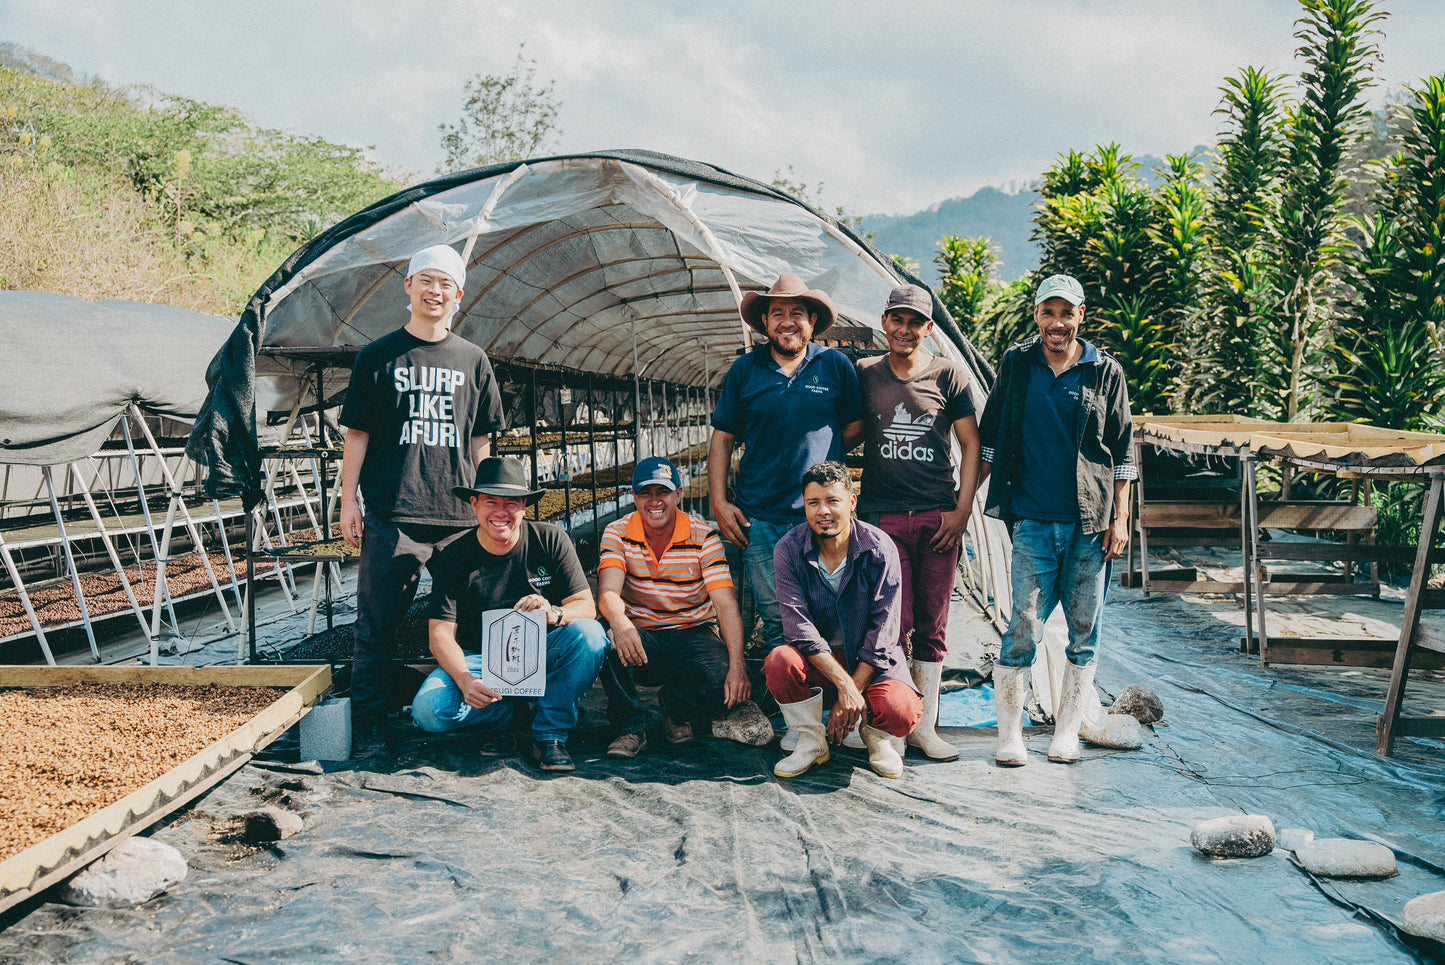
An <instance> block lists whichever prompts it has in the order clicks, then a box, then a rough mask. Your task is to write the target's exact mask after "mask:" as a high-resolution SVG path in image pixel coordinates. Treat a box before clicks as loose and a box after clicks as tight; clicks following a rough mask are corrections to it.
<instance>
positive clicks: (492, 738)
mask: <svg viewBox="0 0 1445 965" xmlns="http://www.w3.org/2000/svg"><path fill="white" fill-rule="evenodd" d="M477 753H478V754H480V755H481V756H482V757H511V756H512V755H513V754H515V753H517V738H516V736H515V735H513V734H512V732H511V731H509V730H503V731H497V732H496V733H492V734H483V735H482V740H481V743H480V744H479V745H477Z"/></svg>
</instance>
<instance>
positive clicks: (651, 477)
mask: <svg viewBox="0 0 1445 965" xmlns="http://www.w3.org/2000/svg"><path fill="white" fill-rule="evenodd" d="M646 486H661V487H662V488H663V489H666V490H667V491H668V492H676V491H677V490H679V489H681V488H682V474H681V473H679V472H678V471H677V467H676V466H674V465H673V464H672V461H671V460H669V459H664V458H662V457H661V456H648V457H647V458H646V459H644V460H642V461H641V462H639V463H638V464H637V466H636V468H634V469H633V470H632V491H633V492H637V491H638V490H639V489H642V488H644V487H646Z"/></svg>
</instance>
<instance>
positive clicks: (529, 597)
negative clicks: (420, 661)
mask: <svg viewBox="0 0 1445 965" xmlns="http://www.w3.org/2000/svg"><path fill="white" fill-rule="evenodd" d="M454 491H455V492H456V494H457V495H458V496H459V497H462V498H466V499H468V500H469V501H470V502H471V508H472V512H473V514H474V515H475V518H476V522H477V526H476V528H475V529H474V530H472V533H471V535H470V536H467V537H464V538H462V539H459V540H457V541H456V542H454V543H452V544H451V545H450V546H448V547H447V548H446V549H444V550H443V551H442V552H441V553H440V554H438V555H437V558H436V560H435V561H434V563H433V564H432V567H431V570H432V595H431V608H430V610H429V613H428V615H429V616H430V620H429V621H428V624H427V633H428V636H429V638H430V640H431V652H432V656H434V657H436V661H437V669H436V670H433V671H432V673H431V676H429V677H427V678H426V680H425V681H423V682H422V685H421V689H420V690H418V691H417V693H416V696H415V697H414V698H412V704H411V714H412V719H413V720H414V721H415V722H416V725H417V726H418V727H420V728H421V729H422V730H425V731H430V732H433V733H439V732H442V731H449V730H456V729H457V728H462V727H474V728H478V729H481V730H484V731H494V732H495V731H502V730H505V729H506V728H507V726H508V725H509V724H510V723H511V720H512V714H513V711H514V709H515V707H516V704H517V700H518V699H520V698H504V697H501V696H499V695H498V694H497V693H495V692H494V691H493V690H491V689H490V688H489V687H487V686H486V685H484V684H483V683H482V681H481V679H480V678H478V677H477V675H476V672H477V671H480V670H481V669H482V634H483V632H484V628H483V623H482V614H484V613H486V612H487V611H488V610H501V609H507V608H511V609H514V610H520V611H523V612H526V611H529V610H544V611H545V614H544V617H545V619H546V623H547V654H546V668H547V687H546V692H545V694H544V695H543V696H542V697H539V698H537V712H536V715H535V716H534V717H533V719H532V744H531V753H530V757H531V758H532V760H533V762H534V763H535V764H536V765H537V766H538V767H539V768H541V769H542V770H544V771H571V770H575V766H574V765H573V763H572V758H571V756H570V755H569V754H568V753H567V737H568V735H570V734H571V732H572V728H573V727H575V726H576V725H577V705H578V704H579V703H580V702H581V700H582V696H583V694H585V693H587V691H588V689H589V688H591V686H592V684H593V682H594V681H596V679H597V673H598V671H599V670H601V669H602V659H603V657H604V655H605V654H606V652H607V634H606V632H605V631H604V630H603V629H602V624H600V623H598V622H597V607H596V605H595V604H594V603H593V600H592V590H591V589H590V588H589V587H588V585H587V575H586V574H585V573H584V572H583V571H582V564H581V562H580V561H579V560H578V559H577V551H576V549H575V548H573V546H572V540H571V539H570V538H569V537H568V536H567V533H566V531H565V530H563V529H562V527H560V526H557V525H555V524H553V523H534V522H532V521H531V520H528V519H523V518H522V516H523V514H524V513H525V512H526V511H527V505H528V504H529V503H532V502H535V501H536V499H537V497H539V496H541V495H542V492H541V490H534V489H531V488H529V487H528V486H527V482H526V475H525V473H524V472H523V469H522V464H521V463H520V462H518V461H517V460H516V459H512V458H510V457H508V458H505V459H504V458H500V457H496V456H493V457H491V458H488V459H483V460H482V462H481V464H480V465H479V466H478V467H477V479H476V482H475V483H474V484H473V485H471V486H457V487H456V488H455V490H454Z"/></svg>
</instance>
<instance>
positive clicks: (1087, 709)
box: [1079, 687, 1144, 751]
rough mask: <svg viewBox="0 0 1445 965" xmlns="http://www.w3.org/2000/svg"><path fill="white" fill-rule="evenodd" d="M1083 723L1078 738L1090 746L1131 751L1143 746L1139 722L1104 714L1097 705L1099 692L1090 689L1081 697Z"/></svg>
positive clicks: (1100, 705) (1131, 718) (1102, 709)
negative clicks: (1095, 745)
mask: <svg viewBox="0 0 1445 965" xmlns="http://www.w3.org/2000/svg"><path fill="white" fill-rule="evenodd" d="M1083 698H1084V699H1083V708H1084V723H1083V726H1081V727H1080V728H1079V736H1080V737H1082V738H1083V739H1084V740H1086V741H1088V742H1089V743H1090V744H1097V745H1098V746H1100V747H1112V748H1114V749H1115V750H1121V751H1132V750H1138V749H1139V748H1140V747H1143V746H1144V731H1143V729H1142V728H1141V727H1140V725H1139V721H1137V720H1136V719H1134V718H1133V717H1131V716H1129V715H1128V714H1110V713H1105V711H1104V705H1103V704H1101V703H1099V692H1098V691H1097V690H1095V689H1094V688H1093V687H1090V688H1089V690H1088V692H1087V693H1085V694H1084V695H1083Z"/></svg>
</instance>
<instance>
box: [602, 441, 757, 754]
mask: <svg viewBox="0 0 1445 965" xmlns="http://www.w3.org/2000/svg"><path fill="white" fill-rule="evenodd" d="M681 487H682V474H681V473H679V472H678V470H677V466H675V465H673V463H672V461H671V460H668V459H664V458H663V457H661V456H650V457H648V458H646V459H643V460H642V461H641V462H639V463H638V464H637V468H635V469H634V470H633V471H632V499H633V502H634V503H635V504H636V506H637V509H636V511H635V512H632V513H629V514H628V515H627V516H625V517H623V518H622V519H619V520H617V521H616V522H614V523H611V524H609V525H608V527H607V529H606V530H604V531H603V533H602V545H601V549H600V553H599V557H600V558H599V560H598V563H597V596H598V607H599V608H600V609H601V610H602V615H603V616H604V617H606V618H607V625H608V626H609V627H610V628H611V630H612V649H611V650H610V651H609V652H608V654H607V665H606V667H605V669H604V670H603V672H602V685H603V688H604V689H605V690H606V691H607V716H608V718H609V719H610V720H611V721H612V724H613V726H614V727H615V728H616V729H617V735H616V737H615V738H614V739H613V741H612V743H611V744H610V745H609V746H608V748H607V756H608V757H619V758H626V757H636V756H637V753H638V751H640V750H642V748H643V747H644V746H646V744H647V732H646V723H647V715H646V714H645V713H643V710H642V702H641V700H639V699H638V696H637V687H636V684H637V682H639V681H640V682H641V683H643V684H646V685H651V686H658V687H660V688H661V689H660V690H659V692H658V695H657V701H658V703H659V704H660V705H661V707H662V723H663V733H664V734H665V735H666V736H667V740H668V742H669V743H672V744H680V743H683V742H684V741H688V740H691V739H692V736H693V723H694V722H695V721H698V720H711V721H712V722H713V724H712V729H713V736H715V737H729V738H731V739H733V740H737V741H739V742H740V743H745V744H766V743H768V742H770V741H771V740H772V739H773V727H772V724H770V723H769V722H768V719H767V717H765V716H763V713H762V711H760V710H759V709H758V707H757V705H756V704H754V703H753V702H752V701H751V700H748V697H749V696H750V695H751V693H752V685H751V683H749V681H748V674H747V668H746V667H745V666H744V664H743V621H742V617H741V616H740V615H739V614H738V598H737V594H736V593H735V592H733V580H732V576H731V575H730V574H729V573H728V563H727V557H726V555H725V554H724V553H723V545H722V540H720V539H718V535H717V533H714V532H713V531H712V530H711V529H709V528H708V527H707V526H706V525H704V524H703V523H701V522H699V521H698V520H695V519H693V518H692V517H691V516H689V515H687V513H684V512H682V511H680V510H679V509H678V503H679V502H680V501H681V498H682V493H681V491H680V490H681ZM725 709H730V710H731V711H732V712H731V713H729V714H727V715H726V716H724V710H725Z"/></svg>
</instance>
